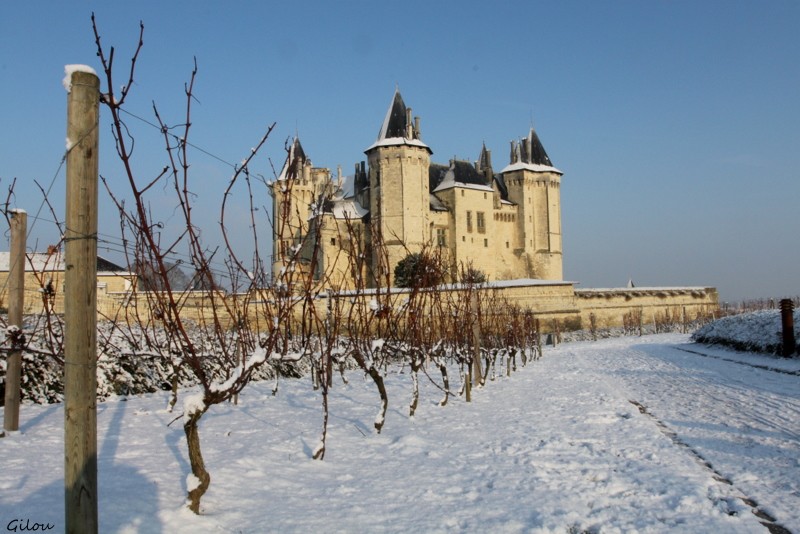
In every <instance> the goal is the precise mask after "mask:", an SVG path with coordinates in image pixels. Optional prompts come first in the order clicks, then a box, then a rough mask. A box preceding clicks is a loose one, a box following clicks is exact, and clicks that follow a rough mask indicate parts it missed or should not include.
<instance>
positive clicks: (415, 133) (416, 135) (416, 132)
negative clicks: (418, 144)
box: [414, 116, 422, 139]
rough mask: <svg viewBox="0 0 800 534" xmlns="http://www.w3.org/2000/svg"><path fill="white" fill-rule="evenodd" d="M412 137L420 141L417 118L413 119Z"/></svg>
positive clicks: (420, 135)
mask: <svg viewBox="0 0 800 534" xmlns="http://www.w3.org/2000/svg"><path fill="white" fill-rule="evenodd" d="M414 137H416V138H417V139H422V134H421V133H420V131H419V116H416V117H414Z"/></svg>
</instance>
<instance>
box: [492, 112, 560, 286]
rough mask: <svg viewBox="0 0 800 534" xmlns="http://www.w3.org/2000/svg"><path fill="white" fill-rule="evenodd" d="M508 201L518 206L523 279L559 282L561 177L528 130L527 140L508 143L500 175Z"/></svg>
mask: <svg viewBox="0 0 800 534" xmlns="http://www.w3.org/2000/svg"><path fill="white" fill-rule="evenodd" d="M501 174H502V176H503V182H504V183H505V186H506V187H507V189H508V199H509V200H511V201H512V202H514V203H516V204H517V205H518V206H519V216H518V218H517V243H516V245H517V248H518V250H521V251H522V252H523V254H524V257H525V261H526V267H525V270H526V276H528V277H530V278H539V279H542V280H562V279H563V277H564V274H563V264H562V248H561V175H562V174H563V173H562V172H561V171H560V170H558V169H556V168H555V167H553V163H552V162H551V161H550V158H549V157H548V155H547V152H545V150H544V147H543V146H542V143H541V141H539V136H537V135H536V131H535V130H534V129H533V128H531V130H530V132H529V133H528V137H526V138H524V139H520V141H519V143H516V142H514V141H512V142H511V162H510V163H509V165H508V166H507V167H506V168H505V169H503V170H502V171H501Z"/></svg>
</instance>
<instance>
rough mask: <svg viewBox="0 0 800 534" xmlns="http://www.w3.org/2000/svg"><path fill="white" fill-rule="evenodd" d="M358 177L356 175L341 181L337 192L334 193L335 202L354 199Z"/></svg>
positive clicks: (344, 177) (345, 177)
mask: <svg viewBox="0 0 800 534" xmlns="http://www.w3.org/2000/svg"><path fill="white" fill-rule="evenodd" d="M355 182H356V177H355V175H354V174H349V175H346V176H342V179H341V181H340V182H339V183H338V188H337V190H336V191H335V192H334V193H333V200H344V199H347V198H352V197H353V195H355V189H356V184H355Z"/></svg>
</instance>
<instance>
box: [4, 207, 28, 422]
mask: <svg viewBox="0 0 800 534" xmlns="http://www.w3.org/2000/svg"><path fill="white" fill-rule="evenodd" d="M27 233H28V214H27V213H25V211H24V210H12V211H11V251H10V253H9V268H8V326H9V329H10V328H11V327H12V326H15V327H17V328H18V330H17V331H16V333H11V336H10V337H11V343H12V345H11V346H12V350H11V352H9V353H8V361H7V363H6V396H5V407H4V409H3V430H7V431H15V430H19V398H20V375H21V371H22V350H21V348H20V347H18V344H19V340H20V337H19V336H20V335H21V334H22V308H23V307H24V305H25V262H26V260H25V240H26V236H27Z"/></svg>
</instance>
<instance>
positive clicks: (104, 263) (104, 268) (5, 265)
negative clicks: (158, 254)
mask: <svg viewBox="0 0 800 534" xmlns="http://www.w3.org/2000/svg"><path fill="white" fill-rule="evenodd" d="M25 259H26V260H27V261H26V262H25V271H26V272H60V271H64V264H65V263H64V253H63V252H55V253H53V254H48V253H47V252H28V253H26V254H25ZM10 265H11V253H10V252H0V272H8V271H9V270H11V267H10ZM97 266H98V270H97V272H98V274H103V273H119V272H125V273H127V272H128V270H127V269H126V268H124V267H121V266H119V265H116V264H115V263H113V262H111V261H108V260H107V259H105V258H102V257H100V256H98V257H97Z"/></svg>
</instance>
